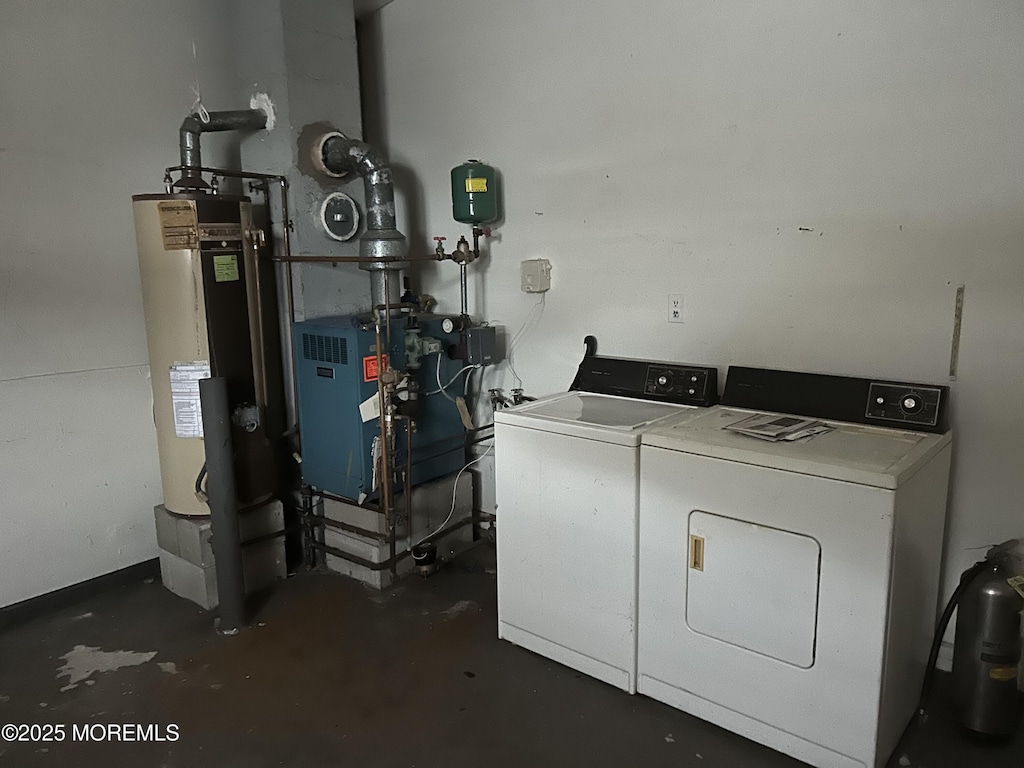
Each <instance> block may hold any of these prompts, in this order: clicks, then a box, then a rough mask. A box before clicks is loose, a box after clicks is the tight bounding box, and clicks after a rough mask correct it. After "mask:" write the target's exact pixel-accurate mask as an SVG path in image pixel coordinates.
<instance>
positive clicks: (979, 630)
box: [953, 557, 1024, 736]
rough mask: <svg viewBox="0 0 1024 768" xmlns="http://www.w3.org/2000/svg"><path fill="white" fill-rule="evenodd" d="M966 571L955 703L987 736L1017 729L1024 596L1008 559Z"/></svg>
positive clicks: (968, 721)
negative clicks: (1011, 580) (1013, 584)
mask: <svg viewBox="0 0 1024 768" xmlns="http://www.w3.org/2000/svg"><path fill="white" fill-rule="evenodd" d="M973 570H974V573H973V574H972V573H971V572H970V570H969V571H968V572H966V573H965V574H964V577H965V578H967V579H969V582H968V583H967V584H966V585H965V586H964V588H963V591H962V593H961V595H960V599H959V605H958V608H957V617H956V640H955V644H954V647H953V691H954V706H955V707H956V711H957V716H958V718H959V720H960V722H961V723H962V724H963V725H964V727H966V728H967V729H968V730H970V731H974V732H975V733H978V734H982V735H985V736H1006V735H1009V734H1011V733H1012V732H1013V731H1014V729H1015V728H1016V724H1017V715H1018V706H1019V698H1018V693H1017V676H1018V671H1019V667H1020V655H1021V640H1020V617H1021V610H1022V609H1024V598H1021V596H1020V595H1019V594H1018V593H1017V591H1016V590H1015V589H1014V588H1013V587H1011V586H1010V584H1009V583H1007V579H1009V578H1010V577H1011V576H1013V575H1014V573H1013V571H1012V570H1011V568H1010V567H1009V563H1008V562H1007V561H1006V560H1005V559H1004V558H1002V557H996V558H991V559H988V560H987V561H986V567H984V568H982V569H981V570H978V569H977V568H974V569H973Z"/></svg>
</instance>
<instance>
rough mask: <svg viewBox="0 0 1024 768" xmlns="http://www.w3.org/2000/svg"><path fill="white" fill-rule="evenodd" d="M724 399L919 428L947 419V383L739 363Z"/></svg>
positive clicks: (934, 427) (938, 427) (931, 428)
mask: <svg viewBox="0 0 1024 768" xmlns="http://www.w3.org/2000/svg"><path fill="white" fill-rule="evenodd" d="M722 403H723V404H724V405H732V406H736V407H738V408H749V409H752V410H757V411H772V412H775V413H792V414H794V415H797V416H809V417H811V418H815V419H835V420H837V421H848V422H852V423H854V424H875V425H877V426H880V427H899V428H902V429H913V430H917V431H920V432H939V433H941V432H945V431H946V430H947V429H948V426H947V423H948V421H949V418H948V411H949V387H945V386H941V385H935V384H914V383H910V382H898V381H877V380H872V379H861V378H857V377H854V376H832V375H829V374H821V373H803V372H801V371H779V370H774V369H771V368H747V367H744V366H737V365H733V366H730V367H729V373H728V376H727V377H726V382H725V394H724V395H723V396H722Z"/></svg>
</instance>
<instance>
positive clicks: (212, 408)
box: [199, 377, 245, 635]
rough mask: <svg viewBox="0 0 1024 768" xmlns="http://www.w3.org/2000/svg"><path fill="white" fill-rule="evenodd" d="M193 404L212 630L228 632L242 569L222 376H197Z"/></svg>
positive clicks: (238, 606) (237, 617)
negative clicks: (200, 445)
mask: <svg viewBox="0 0 1024 768" xmlns="http://www.w3.org/2000/svg"><path fill="white" fill-rule="evenodd" d="M199 402H200V407H201V410H202V412H203V413H202V418H203V442H204V443H205V449H206V488H207V491H206V492H207V495H208V496H209V499H210V500H209V505H210V528H211V529H212V534H213V557H214V570H215V571H216V574H217V601H218V603H219V611H218V614H219V616H218V622H217V631H218V632H220V633H221V634H225V635H233V634H235V633H236V632H238V630H239V629H241V628H242V627H244V626H245V572H244V569H243V563H242V535H241V532H240V531H239V523H238V497H237V495H236V492H235V457H234V450H233V448H232V444H231V409H230V406H229V405H228V383H227V379H224V378H220V377H214V378H210V379H202V380H201V381H200V382H199Z"/></svg>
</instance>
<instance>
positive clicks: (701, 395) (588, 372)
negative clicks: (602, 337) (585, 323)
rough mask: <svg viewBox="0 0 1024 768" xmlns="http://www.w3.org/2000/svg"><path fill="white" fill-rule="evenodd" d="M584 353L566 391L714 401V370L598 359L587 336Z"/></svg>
mask: <svg viewBox="0 0 1024 768" xmlns="http://www.w3.org/2000/svg"><path fill="white" fill-rule="evenodd" d="M584 343H585V344H586V346H587V352H586V354H585V355H584V356H583V360H582V361H581V362H580V367H579V370H577V371H576V378H575V379H573V382H572V386H570V387H569V389H570V390H575V391H581V392H596V393H598V394H602V395H618V396H619V397H635V398H638V399H642V400H653V401H656V402H662V403H678V404H680V405H714V404H715V403H717V402H718V369H717V368H714V367H711V366H706V365H690V364H689V363H666V362H661V361H658V360H637V359H634V358H628V357H601V356H599V355H597V354H596V352H597V339H595V338H594V337H593V336H588V337H587V338H586V340H585V342H584Z"/></svg>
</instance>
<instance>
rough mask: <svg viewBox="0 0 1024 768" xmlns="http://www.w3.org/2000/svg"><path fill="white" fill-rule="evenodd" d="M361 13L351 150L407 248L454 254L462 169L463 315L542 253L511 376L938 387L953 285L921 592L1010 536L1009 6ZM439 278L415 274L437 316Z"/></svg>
mask: <svg viewBox="0 0 1024 768" xmlns="http://www.w3.org/2000/svg"><path fill="white" fill-rule="evenodd" d="M375 23H376V24H377V25H379V29H377V30H376V34H377V35H378V39H379V40H380V45H381V46H382V54H381V59H382V61H383V69H382V73H381V78H380V79H381V93H380V94H379V98H380V102H381V104H380V106H381V111H382V119H381V125H382V128H381V131H382V134H383V135H382V136H381V137H373V136H371V137H370V138H371V139H373V138H380V139H382V140H383V142H384V143H385V144H386V145H387V148H388V150H389V153H390V156H391V159H392V161H393V162H394V163H395V165H396V166H397V167H398V168H399V169H400V170H401V169H412V173H409V172H406V173H402V174H401V176H400V177H401V178H402V179H406V180H408V179H409V178H415V179H416V182H415V183H409V182H407V183H406V184H405V186H404V189H403V192H402V195H401V197H402V198H403V199H402V201H401V202H402V203H403V206H404V209H403V211H401V212H400V219H399V226H400V227H401V228H403V230H404V231H406V233H407V234H409V235H410V236H411V246H412V248H413V249H414V250H416V249H421V252H425V251H426V249H428V248H432V245H433V244H432V243H431V242H430V241H429V237H430V236H431V235H434V234H438V235H447V236H448V237H449V245H451V244H452V241H453V240H454V237H455V236H457V234H458V233H459V232H460V228H459V225H456V224H455V223H454V222H453V221H452V220H451V208H450V193H449V181H448V172H449V169H450V168H451V167H452V166H454V165H456V164H457V163H459V162H461V161H463V160H465V159H467V158H469V157H474V158H476V157H479V158H481V159H483V160H486V161H488V162H490V163H492V164H493V165H495V166H497V167H498V168H499V169H500V171H501V173H502V175H503V177H504V197H505V206H504V210H505V222H504V225H503V226H502V227H501V230H500V231H501V238H500V240H498V241H496V242H495V243H494V244H493V245H492V247H491V254H490V257H489V258H488V259H487V260H486V261H484V262H483V263H482V264H480V265H477V266H474V267H473V268H472V272H473V273H474V274H475V276H476V278H475V279H476V280H477V282H476V287H475V289H474V290H473V291H472V304H473V306H472V309H473V310H474V311H475V312H476V313H477V314H478V315H480V316H482V317H485V318H488V319H491V320H494V321H503V322H504V323H506V324H507V325H508V326H509V327H510V328H511V329H512V331H513V332H514V331H515V330H516V329H517V328H518V327H519V326H520V325H521V324H522V323H523V322H524V320H525V319H526V318H527V316H528V314H529V312H530V309H531V307H532V306H533V302H534V298H533V297H530V296H527V295H525V294H522V293H520V292H519V287H518V286H519V277H518V269H519V262H520V260H522V259H527V258H536V257H546V258H549V259H551V261H552V262H553V264H554V274H553V283H554V287H553V289H552V291H551V293H550V295H549V296H548V297H547V301H546V307H545V309H544V312H543V315H542V317H541V318H540V320H539V321H537V322H536V324H535V326H534V327H533V329H532V330H531V331H529V332H528V334H527V335H525V336H524V341H523V342H522V344H521V345H520V346H519V347H518V348H517V354H516V361H517V362H516V368H517V369H518V371H519V373H520V375H522V376H523V378H524V379H525V381H526V385H527V388H528V390H529V391H531V392H533V393H535V394H543V393H547V392H553V391H556V390H559V389H564V388H565V387H566V385H567V384H568V383H569V381H570V380H571V377H572V374H573V372H574V370H575V366H576V364H577V362H578V359H579V357H580V355H581V354H582V351H583V346H582V339H583V337H584V335H586V334H588V333H593V334H596V335H597V337H598V338H599V340H600V345H601V350H602V351H603V352H604V353H606V354H616V355H631V356H638V357H652V358H662V359H669V360H680V361H688V362H695V363H708V364H718V365H721V366H723V369H722V370H723V373H724V366H726V365H729V364H745V365H754V366H769V367H782V368H793V369H798V370H810V371H822V372H830V373H839V374H853V375H863V376H877V377H887V378H895V379H909V380H915V381H929V382H938V383H942V382H944V381H945V380H946V377H947V374H948V365H949V358H950V341H951V336H952V326H953V308H954V297H955V291H956V287H957V285H959V284H961V283H963V284H965V285H966V298H965V307H964V319H963V334H962V346H961V355H960V375H959V378H958V380H957V381H955V382H952V384H951V386H952V390H953V401H952V407H953V416H954V425H955V431H956V434H955V441H956V455H955V459H954V461H955V466H954V481H953V492H952V497H951V515H950V521H949V534H948V542H947V574H946V579H945V581H946V587H945V592H946V594H948V593H949V591H950V590H951V588H952V585H953V584H954V582H955V579H956V576H957V574H958V573H959V572H960V571H961V570H962V569H963V568H964V567H965V566H966V565H968V564H969V563H971V562H973V561H974V559H975V558H976V557H977V556H978V554H979V553H978V552H977V551H969V548H972V547H981V546H984V545H985V544H988V543H991V542H996V541H1000V540H1002V539H1004V538H1007V537H1010V536H1016V535H1024V515H1022V512H1021V510H1022V499H1024V471H1022V467H1024V449H1022V447H1021V445H1022V442H1021V440H1020V436H1019V435H1020V432H1021V429H1022V428H1024V401H1022V398H1021V396H1022V394H1024V390H1022V387H1021V383H1022V375H1024V252H1022V245H1021V244H1022V242H1024V172H1022V169H1024V131H1022V130H1021V128H1022V126H1024V46H1022V45H1021V44H1020V42H1021V40H1022V39H1024V12H1022V10H1021V6H1020V4H1019V3H1018V2H1015V0H1007V1H1006V2H994V1H989V2H979V3H971V4H963V3H955V2H941V3H937V2H923V1H921V2H906V3H898V4H895V3H889V2H884V1H882V0H875V1H873V2H867V3H843V4H839V3H817V2H804V3H791V2H785V3H784V2H775V3H766V2H757V3H755V2H748V3H712V4H698V3H680V2H677V1H676V0H649V1H648V2H645V3H627V2H621V0H615V1H614V2H613V1H612V0H592V1H591V2H586V3H584V2H558V3H553V2H548V1H547V0H520V1H519V2H514V3H512V2H504V1H503V0H395V2H393V3H392V4H391V5H389V6H387V7H386V8H384V9H383V10H382V11H381V13H380V16H379V18H378V19H377V21H376V22H375ZM802 227H806V228H808V229H810V230H812V231H809V232H804V231H800V228H802ZM456 272H457V270H455V269H454V268H452V267H451V265H450V264H444V265H436V266H434V267H431V268H428V269H426V270H424V287H425V289H426V290H428V291H430V292H433V293H435V294H436V295H438V296H439V297H440V298H441V299H442V304H441V310H442V311H443V310H451V309H453V308H456V307H457V306H458V290H457V275H456ZM676 292H679V293H683V294H685V309H684V312H685V319H686V322H685V323H684V324H682V325H670V324H668V323H667V322H666V315H667V312H666V304H667V295H668V294H669V293H676ZM503 376H505V373H504V372H502V373H501V374H500V375H499V376H498V378H499V379H500V378H502V377H503ZM504 382H505V386H508V385H509V384H510V382H511V377H510V376H505V378H504Z"/></svg>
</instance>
